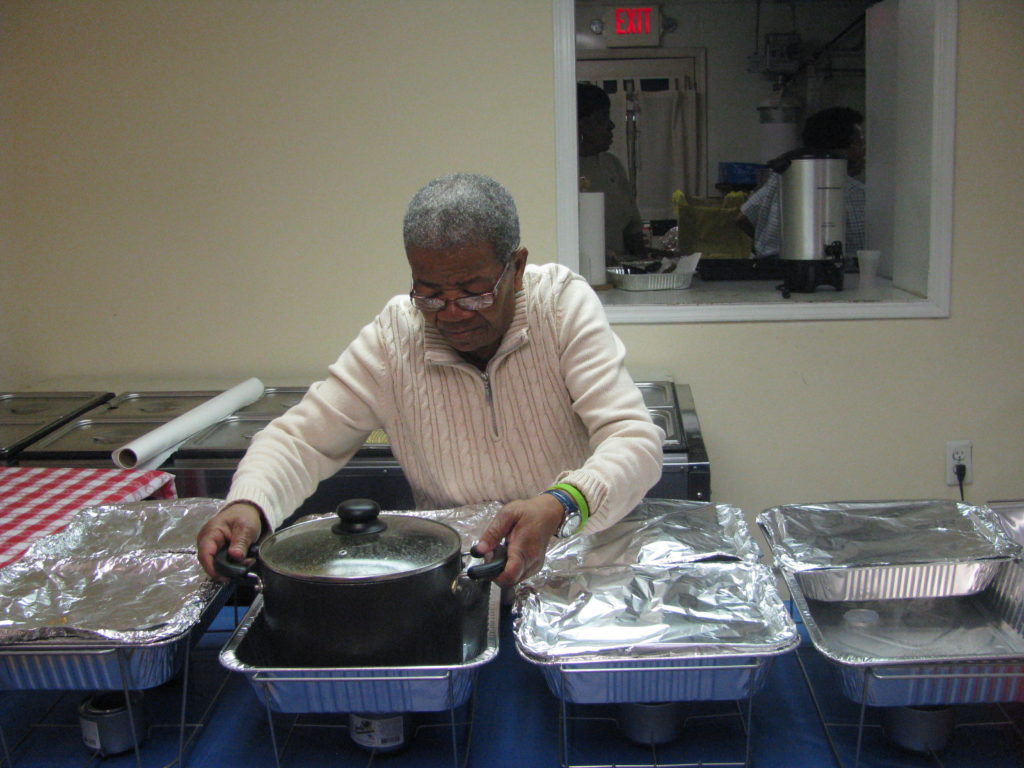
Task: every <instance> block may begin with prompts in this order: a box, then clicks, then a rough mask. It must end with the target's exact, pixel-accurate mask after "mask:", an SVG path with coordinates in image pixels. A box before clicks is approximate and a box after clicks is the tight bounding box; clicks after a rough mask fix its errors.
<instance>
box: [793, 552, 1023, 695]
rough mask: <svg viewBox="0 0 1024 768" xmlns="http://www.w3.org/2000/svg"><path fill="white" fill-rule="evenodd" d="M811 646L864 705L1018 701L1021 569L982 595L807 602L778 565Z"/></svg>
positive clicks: (1012, 569) (1005, 573)
mask: <svg viewBox="0 0 1024 768" xmlns="http://www.w3.org/2000/svg"><path fill="white" fill-rule="evenodd" d="M783 575H784V577H785V579H786V582H787V584H788V586H789V589H790V593H791V595H792V598H793V604H794V605H795V606H796V608H797V610H798V611H799V613H800V617H801V619H802V620H803V623H804V625H805V627H806V628H807V632H808V636H809V637H810V639H811V642H812V643H813V644H814V647H815V648H816V649H817V650H818V651H819V652H820V653H821V654H822V655H823V656H824V657H825V658H826V659H827V660H828V661H829V666H830V669H831V672H832V674H833V675H834V676H835V678H836V679H837V682H838V684H839V687H840V688H841V689H842V691H843V693H844V694H845V695H846V696H847V697H848V698H850V699H852V700H853V701H856V702H864V703H866V704H869V705H872V706H886V707H892V706H927V705H949V704H973V703H990V702H997V701H1019V700H1021V698H1022V697H1024V565H1022V564H1021V562H1019V561H1014V562H1012V563H1011V564H1010V565H1009V566H1007V567H1006V568H1004V569H1003V570H1002V571H1001V572H1000V573H999V575H998V576H997V577H996V578H995V579H994V580H993V581H992V583H991V584H990V585H989V586H988V587H987V588H986V589H985V590H984V591H982V592H980V593H977V594H974V595H967V596H957V597H944V598H929V599H909V600H901V601H893V600H877V601H860V602H853V603H835V602H824V601H816V600H809V599H807V597H806V595H805V593H804V592H803V590H802V589H801V587H800V585H799V583H798V581H797V580H796V579H795V578H794V574H792V573H789V572H787V571H783Z"/></svg>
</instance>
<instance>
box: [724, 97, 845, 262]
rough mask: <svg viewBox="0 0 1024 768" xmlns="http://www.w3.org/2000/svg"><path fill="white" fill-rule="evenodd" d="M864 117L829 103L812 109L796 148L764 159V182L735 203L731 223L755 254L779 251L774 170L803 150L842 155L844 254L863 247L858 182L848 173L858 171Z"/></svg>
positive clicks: (782, 168) (777, 171) (778, 189)
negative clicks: (736, 211) (740, 202)
mask: <svg viewBox="0 0 1024 768" xmlns="http://www.w3.org/2000/svg"><path fill="white" fill-rule="evenodd" d="M863 123H864V117H863V115H861V113H860V112H858V111H857V110H855V109H850V108H849V107H831V108H829V109H824V110H822V111H820V112H816V113H815V114H813V115H811V116H810V117H809V118H807V122H806V123H804V129H803V133H802V134H801V141H802V142H803V146H802V147H800V148H799V149H795V150H792V151H790V152H786V153H784V154H782V155H780V156H779V157H777V158H775V159H774V160H770V161H769V162H768V167H769V168H771V170H772V173H771V174H770V175H769V176H768V180H767V181H766V182H765V183H764V185H763V186H762V187H761V188H760V189H758V190H756V191H755V192H754V193H753V194H752V195H751V196H750V198H749V199H748V200H747V201H746V202H745V203H743V205H742V206H740V214H739V216H738V217H737V219H736V225H737V226H738V227H739V228H740V229H741V230H743V231H744V232H746V233H747V234H748V235H750V237H751V238H753V241H754V256H755V258H763V257H772V256H774V257H777V256H778V255H779V253H780V251H781V250H782V238H781V222H782V215H781V209H782V202H781V200H780V197H781V195H780V192H781V187H780V180H781V176H780V174H781V173H782V172H783V171H785V170H786V168H788V167H789V163H790V160H791V159H792V158H793V157H795V156H797V155H800V154H803V153H805V152H807V151H813V152H831V153H836V154H841V155H843V156H844V157H845V158H846V173H847V176H846V185H845V187H844V189H843V195H844V199H845V203H846V241H845V243H844V250H845V252H846V253H847V254H848V255H852V254H855V253H856V252H857V251H858V250H861V249H863V248H864V184H863V182H861V181H860V180H858V179H856V178H854V177H856V176H860V175H861V174H862V173H863V172H864V129H863Z"/></svg>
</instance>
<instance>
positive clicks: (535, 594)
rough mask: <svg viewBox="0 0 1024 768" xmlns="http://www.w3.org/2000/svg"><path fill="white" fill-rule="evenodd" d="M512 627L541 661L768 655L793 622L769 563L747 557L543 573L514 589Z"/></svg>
mask: <svg viewBox="0 0 1024 768" xmlns="http://www.w3.org/2000/svg"><path fill="white" fill-rule="evenodd" d="M516 611H517V613H518V614H519V615H518V616H517V618H516V620H515V624H514V631H515V635H516V643H517V645H518V646H519V649H520V650H521V652H522V653H523V654H524V655H525V656H527V657H529V658H531V659H532V660H534V661H538V662H542V663H543V662H549V663H559V662H580V661H624V660H628V659H645V658H679V657H687V658H688V657H699V656H704V657H711V656H719V657H720V656H731V655H742V656H750V655H758V654H761V655H765V654H770V653H777V652H780V651H782V650H784V649H786V648H788V647H791V646H793V645H795V643H796V642H797V640H798V635H797V630H796V627H795V625H794V623H793V620H792V619H791V618H790V616H789V613H788V612H787V611H786V608H785V605H784V604H783V602H782V599H781V598H780V597H779V594H778V591H777V590H776V587H775V580H774V577H773V576H772V573H771V571H770V570H769V569H768V568H767V567H766V566H763V565H759V564H756V563H749V562H736V563H689V564H684V565H677V566H671V567H663V566H640V565H634V566H609V567H605V568H589V569H585V570H582V571H578V572H575V573H572V572H570V573H549V574H547V576H546V577H544V578H538V577H534V578H533V579H531V580H529V581H527V582H524V583H523V585H521V587H520V590H519V592H518V593H517V600H516Z"/></svg>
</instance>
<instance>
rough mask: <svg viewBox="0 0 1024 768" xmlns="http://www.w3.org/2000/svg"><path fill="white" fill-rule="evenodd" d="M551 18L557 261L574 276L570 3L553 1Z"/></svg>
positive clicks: (573, 20) (573, 98)
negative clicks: (553, 47) (552, 28)
mask: <svg viewBox="0 0 1024 768" xmlns="http://www.w3.org/2000/svg"><path fill="white" fill-rule="evenodd" d="M551 14H552V19H553V22H554V23H553V27H554V34H555V61H554V64H555V194H556V195H557V200H556V205H555V212H556V216H557V219H556V229H555V232H556V235H555V236H556V238H557V245H558V261H559V262H560V263H562V264H564V265H565V266H567V267H568V268H569V269H571V270H573V271H574V272H579V269H580V246H579V242H580V236H579V226H580V212H579V203H578V202H577V201H578V199H579V197H578V193H579V179H578V175H579V174H578V171H577V164H576V152H575V151H573V152H563V151H559V150H560V148H562V147H575V146H576V46H575V42H574V41H575V36H576V27H575V24H576V8H575V3H574V2H573V0H554V2H553V3H552V4H551Z"/></svg>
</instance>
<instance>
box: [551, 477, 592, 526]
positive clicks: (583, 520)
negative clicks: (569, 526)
mask: <svg viewBox="0 0 1024 768" xmlns="http://www.w3.org/2000/svg"><path fill="white" fill-rule="evenodd" d="M551 487H552V488H554V489H557V490H561V491H565V492H566V493H568V494H569V495H570V496H572V500H573V501H575V502H576V506H577V507H579V510H580V527H579V529H577V530H580V529H582V528H583V526H584V525H586V524H587V518H589V517H590V506H589V505H588V504H587V500H586V499H585V498H583V494H582V493H580V492H579V491H578V490H577V489H576V486H573V485H569V484H568V483H555V484H554V485H552V486H551Z"/></svg>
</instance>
